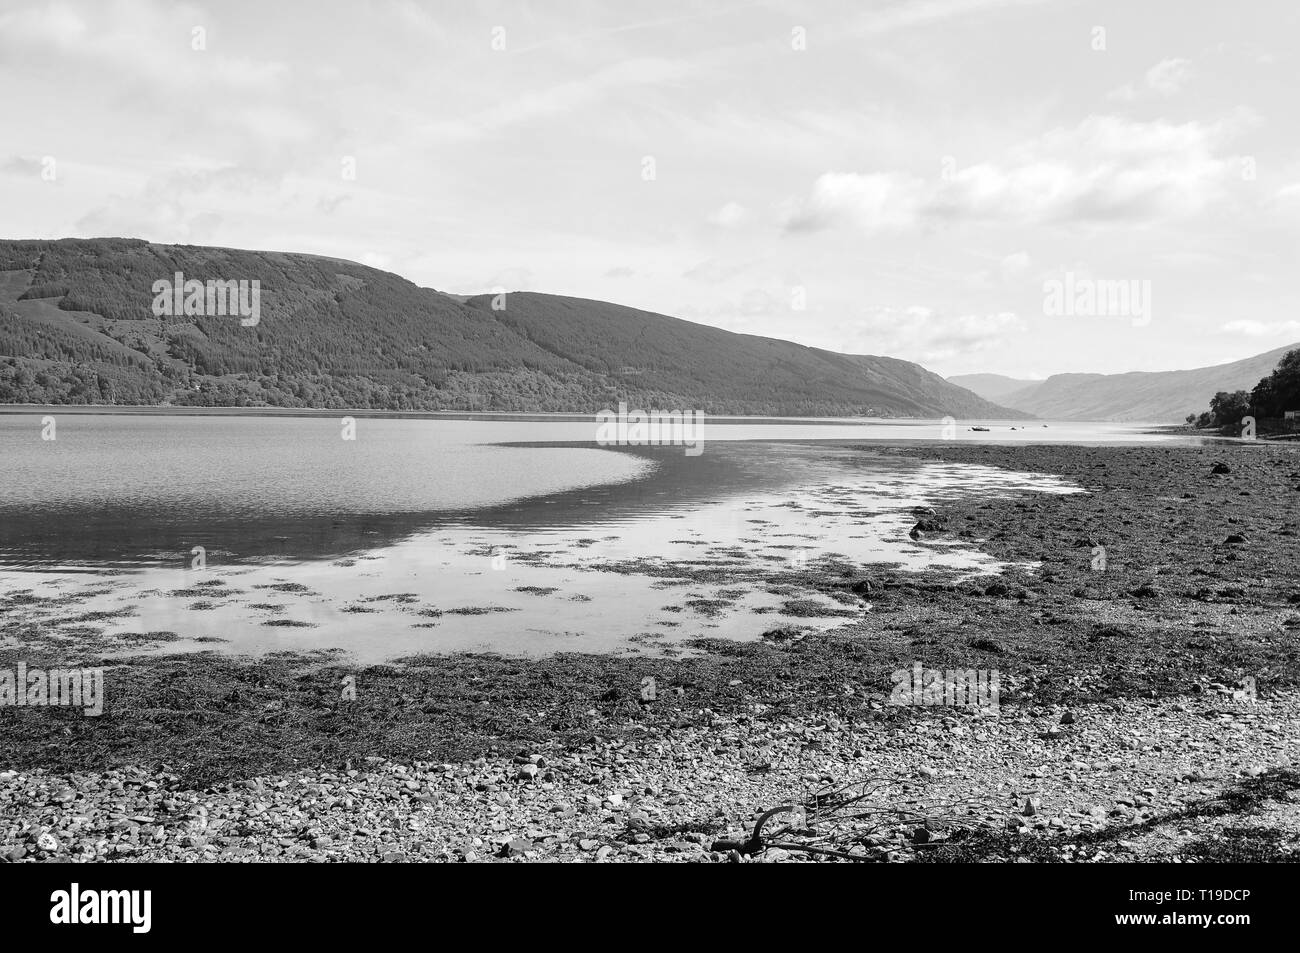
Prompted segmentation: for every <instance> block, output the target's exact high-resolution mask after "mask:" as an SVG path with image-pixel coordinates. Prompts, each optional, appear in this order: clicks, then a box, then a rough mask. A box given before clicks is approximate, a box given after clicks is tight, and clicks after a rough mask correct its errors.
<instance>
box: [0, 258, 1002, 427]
mask: <svg viewBox="0 0 1300 953" xmlns="http://www.w3.org/2000/svg"><path fill="white" fill-rule="evenodd" d="M177 272H180V273H182V274H183V275H184V277H185V278H186V279H197V280H199V281H208V280H214V281H241V280H242V281H252V280H256V281H258V282H260V288H261V317H260V321H259V322H258V323H257V324H256V326H253V327H245V326H243V325H242V324H241V322H240V321H239V319H238V318H237V317H229V316H212V317H205V316H199V315H194V316H184V315H179V316H167V315H164V316H161V317H158V316H155V315H154V313H153V310H152V307H151V306H152V304H153V301H154V292H153V290H152V288H153V284H154V282H155V281H158V280H160V279H168V280H170V279H171V278H172V276H173V275H174V274H175V273H177ZM619 400H627V401H629V402H630V403H632V404H634V405H638V406H642V407H646V408H649V407H656V408H661V409H675V408H680V409H687V408H689V409H700V410H704V411H706V412H709V413H740V414H780V415H792V414H807V415H826V416H829V415H865V414H871V415H882V416H943V415H945V414H951V415H953V416H956V417H973V416H1006V415H1007V414H1008V412H1007V411H1005V410H1004V409H1003V408H1000V407H997V406H996V405H993V404H991V403H989V402H988V401H985V400H983V399H982V398H980V397H977V396H976V395H974V394H972V393H971V392H969V391H966V390H964V389H962V388H960V387H956V386H954V385H952V384H949V383H947V382H946V381H944V380H943V379H942V378H939V377H938V376H937V375H934V374H931V373H930V372H928V371H926V370H925V369H924V368H921V367H919V366H918V365H915V364H911V363H909V362H906V361H898V360H894V359H890V358H876V357H866V356H854V355H842V354H835V353H833V352H829V351H822V350H818V349H816V348H807V347H803V346H800V345H797V344H791V343H789V342H786V341H778V340H774V339H771V338H761V337H755V336H752V335H740V334H733V333H731V332H728V331H722V330H718V329H716V328H710V327H706V326H703V325H698V324H692V323H690V322H687V321H682V320H679V319H677V318H671V317H667V316H665V315H660V314H653V313H650V312H645V311H637V310H635V309H632V308H624V307H620V306H618V305H612V304H607V303H605V302H598V301H585V300H581V299H576V298H561V297H557V296H552V295H543V294H532V293H515V294H509V295H507V296H506V299H505V308H504V309H501V310H494V309H493V308H492V300H491V298H489V297H486V296H484V297H477V298H469V299H466V300H464V301H462V300H459V299H457V298H455V297H453V296H449V295H444V294H440V293H438V292H435V291H433V290H430V289H428V288H421V287H419V286H417V285H415V284H413V283H411V282H409V281H407V280H405V279H403V278H400V277H398V276H397V275H393V274H389V273H387V272H383V271H379V270H377V269H374V268H368V267H365V266H363V265H359V264H355V263H352V262H347V261H341V260H337V259H330V258H323V257H319V256H313V255H302V254H291V253H279V252H256V251H240V250H236V249H224V248H204V247H197V246H176V245H154V244H150V243H148V242H145V241H140V240H135V239H88V240H81V239H64V240H60V241H53V242H50V241H3V242H0V402H6V403H55V404H149V405H154V404H169V405H203V406H277V407H324V408H358V409H363V408H370V409H389V410H511V411H577V412H583V413H586V412H595V411H597V410H600V409H602V408H605V407H612V406H614V405H615V404H616V403H617V402H618V401H619Z"/></svg>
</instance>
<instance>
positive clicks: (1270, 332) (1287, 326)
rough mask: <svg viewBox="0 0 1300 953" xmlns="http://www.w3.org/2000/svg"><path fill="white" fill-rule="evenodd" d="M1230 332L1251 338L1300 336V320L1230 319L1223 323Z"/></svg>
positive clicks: (1224, 327) (1225, 329) (1224, 328)
mask: <svg viewBox="0 0 1300 953" xmlns="http://www.w3.org/2000/svg"><path fill="white" fill-rule="evenodd" d="M1223 330H1224V331H1226V332H1227V333H1229V334H1244V335H1246V337H1251V338H1264V337H1281V336H1283V335H1286V336H1287V337H1300V321H1249V320H1239V321H1229V322H1228V323H1227V324H1225V325H1223Z"/></svg>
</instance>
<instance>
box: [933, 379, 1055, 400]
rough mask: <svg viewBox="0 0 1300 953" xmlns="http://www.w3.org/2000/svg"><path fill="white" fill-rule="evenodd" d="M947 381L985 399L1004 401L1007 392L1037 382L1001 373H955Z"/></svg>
mask: <svg viewBox="0 0 1300 953" xmlns="http://www.w3.org/2000/svg"><path fill="white" fill-rule="evenodd" d="M948 383H949V384H956V385H957V386H958V387H964V388H966V389H967V390H968V391H971V392H972V393H975V394H979V395H980V396H981V397H983V398H984V399H985V400H991V401H993V402H995V403H1004V401H1003V398H1004V397H1006V396H1007V395H1008V394H1010V393H1013V392H1014V391H1018V390H1021V389H1022V388H1025V387H1029V386H1030V385H1031V384H1037V383H1039V382H1038V381H1031V380H1022V379H1021V378H1018V377H1005V376H1003V375H1002V374H955V375H953V376H952V377H949V378H948Z"/></svg>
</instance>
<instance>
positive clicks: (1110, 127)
mask: <svg viewBox="0 0 1300 953" xmlns="http://www.w3.org/2000/svg"><path fill="white" fill-rule="evenodd" d="M1228 132H1229V130H1228V128H1227V126H1226V125H1224V124H1210V125H1207V124H1203V123H1199V122H1187V123H1183V124H1181V125H1175V124H1173V123H1168V122H1165V121H1164V120H1157V121H1154V122H1134V121H1131V120H1127V119H1122V118H1119V117H1115V116H1089V117H1088V118H1087V119H1085V120H1084V121H1083V122H1081V123H1080V124H1079V125H1078V126H1076V127H1074V128H1072V129H1057V130H1053V131H1051V132H1049V133H1047V134H1045V135H1043V136H1041V137H1039V138H1037V139H1034V140H1031V141H1028V142H1025V143H1022V144H1021V145H1019V146H1016V147H1015V148H1013V149H1011V150H1009V151H1008V152H1007V154H1006V155H1005V156H1004V157H1003V159H1002V160H1001V161H999V162H983V163H979V164H977V165H973V166H967V167H965V168H960V169H957V170H955V171H954V172H953V173H952V174H951V175H950V176H948V177H946V178H941V179H923V178H920V177H918V176H910V175H905V174H898V173H885V172H870V173H843V172H827V173H825V174H823V175H821V176H820V177H818V178H817V180H816V181H815V182H814V183H813V187H812V190H811V193H810V194H809V196H808V197H807V198H805V199H802V200H798V201H795V202H792V203H789V204H788V205H787V208H786V218H785V228H786V230H787V231H790V232H801V231H818V230H821V229H825V228H830V227H834V226H839V225H853V226H856V227H858V228H861V229H864V230H867V231H874V230H881V229H901V228H913V227H918V226H928V225H936V224H945V223H954V224H955V223H962V222H974V221H980V222H999V223H1007V224H1017V225H1027V224H1059V223H1077V222H1091V223H1097V222H1116V223H1120V222H1124V223H1134V222H1138V223H1140V222H1152V221H1161V220H1167V219H1171V218H1172V219H1178V218H1184V217H1188V216H1192V215H1195V214H1197V213H1199V212H1201V211H1203V210H1204V209H1205V208H1206V207H1208V206H1209V205H1211V204H1212V203H1214V202H1215V201H1216V200H1218V199H1219V198H1221V197H1222V196H1223V195H1224V194H1225V193H1226V187H1227V184H1228V183H1229V182H1230V181H1231V180H1232V179H1233V176H1234V174H1235V172H1236V169H1237V163H1236V162H1235V161H1234V160H1233V159H1232V158H1231V157H1226V156H1218V155H1216V154H1215V150H1216V148H1217V147H1218V146H1219V145H1220V144H1221V142H1222V141H1223V140H1225V139H1226V138H1227V136H1228Z"/></svg>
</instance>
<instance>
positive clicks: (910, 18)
mask: <svg viewBox="0 0 1300 953" xmlns="http://www.w3.org/2000/svg"><path fill="white" fill-rule="evenodd" d="M1042 2H1044V0H913V2H911V3H895V4H893V5H892V6H888V7H875V8H874V9H872V10H871V12H870V13H867V14H864V15H863V16H862V17H861V19H859V21H858V23H857V29H856V31H855V32H857V33H862V34H867V35H880V34H883V33H892V32H894V31H895V30H905V29H908V28H910V27H918V26H930V25H933V24H942V23H947V22H948V21H949V20H953V19H956V18H958V17H966V16H971V15H972V14H978V13H985V12H988V11H990V10H998V9H1002V8H1006V7H1024V6H1036V5H1038V4H1039V3H1042Z"/></svg>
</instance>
